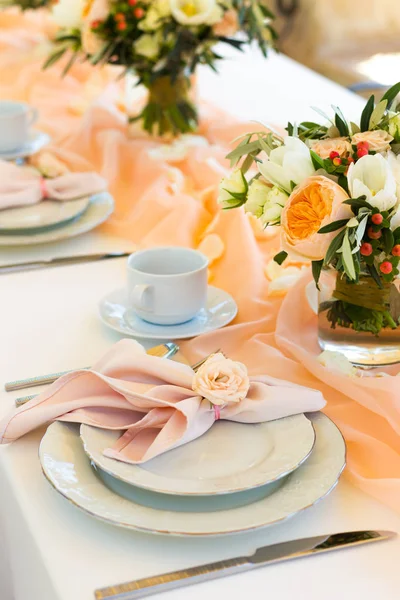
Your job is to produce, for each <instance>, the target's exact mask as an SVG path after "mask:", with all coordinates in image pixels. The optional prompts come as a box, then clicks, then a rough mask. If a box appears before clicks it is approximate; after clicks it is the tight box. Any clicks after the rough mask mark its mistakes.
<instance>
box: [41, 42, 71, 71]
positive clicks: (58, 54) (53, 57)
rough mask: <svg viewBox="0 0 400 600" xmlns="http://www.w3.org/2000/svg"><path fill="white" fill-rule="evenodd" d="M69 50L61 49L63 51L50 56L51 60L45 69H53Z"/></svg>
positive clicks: (45, 64) (49, 59)
mask: <svg viewBox="0 0 400 600" xmlns="http://www.w3.org/2000/svg"><path fill="white" fill-rule="evenodd" d="M67 49H68V48H66V47H65V48H61V50H57V51H56V52H53V54H50V56H49V58H48V59H47V60H46V62H45V63H44V65H43V69H48V68H49V67H51V66H52V65H54V64H55V63H56V62H57V61H59V60H60V58H61V57H62V56H64V54H65V53H66V51H67Z"/></svg>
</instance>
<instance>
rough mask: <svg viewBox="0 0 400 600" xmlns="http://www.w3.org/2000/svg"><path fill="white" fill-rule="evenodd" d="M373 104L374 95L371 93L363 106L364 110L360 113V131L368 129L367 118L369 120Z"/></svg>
mask: <svg viewBox="0 0 400 600" xmlns="http://www.w3.org/2000/svg"><path fill="white" fill-rule="evenodd" d="M382 99H383V98H382ZM374 104H375V96H374V95H372V96H370V98H369V100H368V102H367V104H366V105H365V107H364V110H363V111H362V113H361V119H360V129H361V131H368V127H369V120H370V118H371V115H372V113H373V110H374Z"/></svg>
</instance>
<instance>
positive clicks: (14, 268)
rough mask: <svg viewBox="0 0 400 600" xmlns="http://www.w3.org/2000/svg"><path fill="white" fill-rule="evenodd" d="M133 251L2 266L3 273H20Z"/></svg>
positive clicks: (118, 255)
mask: <svg viewBox="0 0 400 600" xmlns="http://www.w3.org/2000/svg"><path fill="white" fill-rule="evenodd" d="M131 254H132V252H106V253H104V252H103V253H101V254H81V255H77V256H59V257H56V258H50V259H48V260H35V261H32V262H25V263H15V264H13V265H2V266H0V274H1V273H19V272H21V271H35V270H36V269H45V268H47V267H61V266H65V265H75V264H79V263H86V262H97V261H99V260H109V259H111V258H124V257H126V256H130V255H131Z"/></svg>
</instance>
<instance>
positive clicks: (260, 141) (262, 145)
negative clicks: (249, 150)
mask: <svg viewBox="0 0 400 600" xmlns="http://www.w3.org/2000/svg"><path fill="white" fill-rule="evenodd" d="M258 141H259V143H260V146H261V150H263V151H264V152H265V154H267V155H268V156H269V154H270V152H271V148H270V147H269V146H268V144H266V143H265V141H264V140H263V138H262V137H261V135H259V136H258Z"/></svg>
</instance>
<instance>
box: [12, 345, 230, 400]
mask: <svg viewBox="0 0 400 600" xmlns="http://www.w3.org/2000/svg"><path fill="white" fill-rule="evenodd" d="M218 352H221V350H220V349H218V350H215V352H211V354H209V355H208V356H206V357H205V358H202V359H201V360H199V361H198V362H197V363H195V364H194V365H192V369H193V371H198V370H199V369H200V367H201V366H202V365H204V363H205V362H206V360H208V359H209V358H210V356H213V355H214V354H217V353H218ZM170 357H171V355H170V356H169V357H168V358H170ZM68 373H71V371H66V372H65V373H60V374H59V377H61V375H65V374H68ZM47 383H53V382H50V381H48V382H47ZM38 395H39V394H32V395H31V396H21V397H20V398H16V400H15V406H16V407H17V408H19V407H20V406H23V405H24V404H26V403H27V402H29V400H33V399H34V398H36V397H37V396H38Z"/></svg>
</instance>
